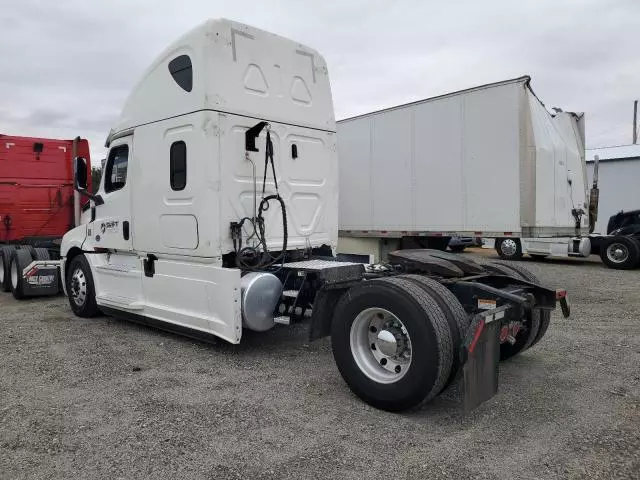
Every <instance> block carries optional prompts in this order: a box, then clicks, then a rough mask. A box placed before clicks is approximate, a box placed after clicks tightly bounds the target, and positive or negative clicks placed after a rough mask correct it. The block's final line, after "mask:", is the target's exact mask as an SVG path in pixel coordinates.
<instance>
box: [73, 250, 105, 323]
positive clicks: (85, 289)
mask: <svg viewBox="0 0 640 480" xmlns="http://www.w3.org/2000/svg"><path fill="white" fill-rule="evenodd" d="M66 282H67V295H68V297H69V305H70V306H71V310H73V313H75V314H76V315H77V316H79V317H93V316H95V315H96V314H97V313H98V312H99V310H98V305H97V304H96V290H95V287H94V284H93V275H92V274H91V267H90V266H89V262H87V259H86V258H85V256H84V255H78V256H76V257H74V258H73V259H72V260H71V263H70V264H69V268H68V269H67V278H66Z"/></svg>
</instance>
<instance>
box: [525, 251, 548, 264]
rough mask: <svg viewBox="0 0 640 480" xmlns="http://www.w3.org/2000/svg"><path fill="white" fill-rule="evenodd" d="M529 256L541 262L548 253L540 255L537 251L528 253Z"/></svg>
mask: <svg viewBox="0 0 640 480" xmlns="http://www.w3.org/2000/svg"><path fill="white" fill-rule="evenodd" d="M529 256H530V257H531V258H533V259H534V260H536V261H538V262H542V261H543V260H544V259H546V258H547V257H548V256H549V255H541V254H539V253H530V254H529Z"/></svg>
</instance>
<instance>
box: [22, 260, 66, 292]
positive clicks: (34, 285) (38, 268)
mask: <svg viewBox="0 0 640 480" xmlns="http://www.w3.org/2000/svg"><path fill="white" fill-rule="evenodd" d="M59 277H60V269H59V267H58V262H55V261H42V262H34V263H32V264H31V265H29V266H28V267H27V268H25V270H24V272H23V277H22V278H23V281H22V291H23V294H24V296H25V297H35V296H42V295H57V294H58V293H60V289H59Z"/></svg>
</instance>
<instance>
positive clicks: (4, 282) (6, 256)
mask: <svg viewBox="0 0 640 480" xmlns="http://www.w3.org/2000/svg"><path fill="white" fill-rule="evenodd" d="M14 250H15V247H13V246H6V247H0V290H2V291H3V292H10V291H11V252H13V251H14Z"/></svg>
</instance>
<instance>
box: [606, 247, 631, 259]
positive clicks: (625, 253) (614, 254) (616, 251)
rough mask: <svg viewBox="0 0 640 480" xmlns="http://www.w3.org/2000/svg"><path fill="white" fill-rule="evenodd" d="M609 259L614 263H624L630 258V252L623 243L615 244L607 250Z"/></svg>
mask: <svg viewBox="0 0 640 480" xmlns="http://www.w3.org/2000/svg"><path fill="white" fill-rule="evenodd" d="M607 257H609V260H610V261H612V262H614V263H623V262H625V261H626V260H627V258H629V250H627V247H625V246H624V245H622V244H621V243H614V244H612V245H610V246H609V248H607Z"/></svg>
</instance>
